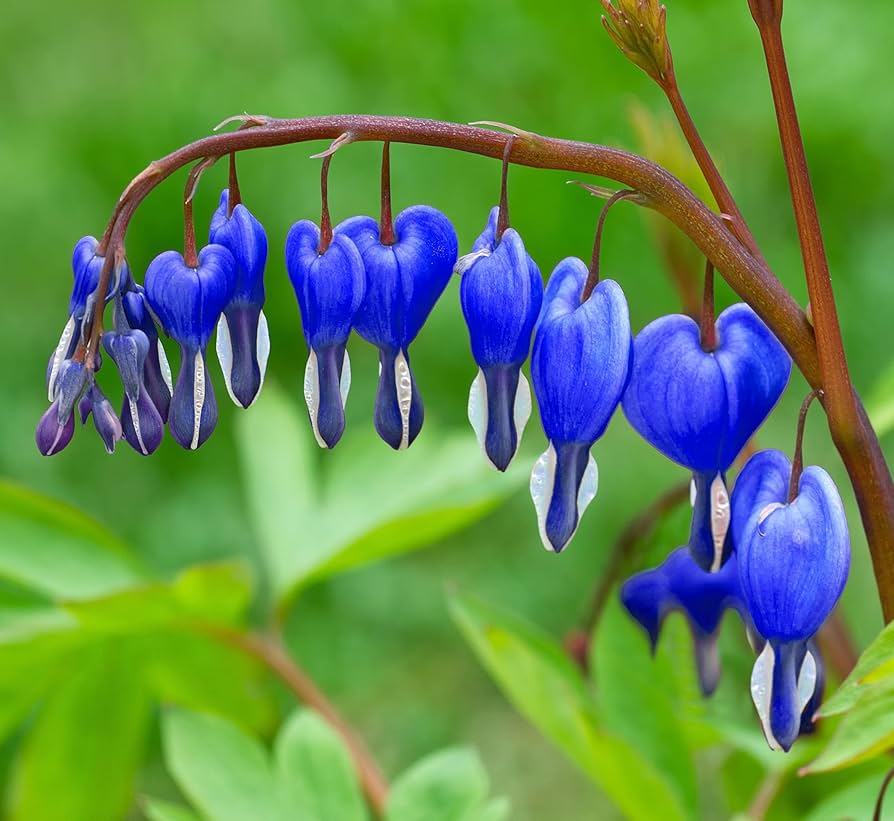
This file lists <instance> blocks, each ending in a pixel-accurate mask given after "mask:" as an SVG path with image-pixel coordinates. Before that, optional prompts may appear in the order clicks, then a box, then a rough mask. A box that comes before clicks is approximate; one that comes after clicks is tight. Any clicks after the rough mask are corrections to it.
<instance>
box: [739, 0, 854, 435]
mask: <svg viewBox="0 0 894 821" xmlns="http://www.w3.org/2000/svg"><path fill="white" fill-rule="evenodd" d="M751 5H752V16H753V17H754V20H755V22H756V23H757V26H758V30H759V31H760V37H761V43H762V44H763V47H764V55H765V57H766V60H767V71H768V73H769V77H770V87H771V89H772V91H773V103H774V105H775V107H776V120H777V123H778V125H779V136H780V140H781V143H782V154H783V157H784V159H785V168H786V172H787V174H788V182H789V188H790V189H791V196H792V205H793V207H794V211H795V223H796V224H797V227H798V239H799V240H800V243H801V256H802V257H803V260H804V272H805V274H806V277H807V292H808V295H809V296H810V305H811V308H812V313H813V325H814V328H815V329H816V347H817V353H818V357H819V368H820V374H821V377H822V387H823V389H824V391H825V394H826V398H825V406H826V413H827V414H828V417H829V427H830V428H831V430H832V435H833V437H835V439H836V440H838V441H842V440H846V439H849V438H852V437H854V436H855V434H856V431H857V429H858V427H859V415H860V412H859V409H858V406H857V401H856V399H855V396H854V390H853V385H852V384H851V379H850V373H849V371H848V366H847V358H846V356H845V353H844V343H843V341H842V338H841V327H840V326H839V323H838V309H837V308H836V306H835V297H834V295H833V293H832V278H831V276H830V275H829V261H828V259H827V258H826V249H825V246H824V243H823V234H822V229H821V227H820V222H819V214H818V213H817V208H816V199H815V197H814V194H813V186H812V184H811V182H810V171H809V169H808V167H807V155H806V153H805V150H804V140H803V138H802V136H801V127H800V125H799V123H798V112H797V109H796V107H795V98H794V95H793V94H792V85H791V80H790V78H789V74H788V66H787V65H786V59H785V49H784V47H783V43H782V28H781V20H782V3H781V2H779V0H776V2H768V0H763V2H757V0H752V4H751Z"/></svg>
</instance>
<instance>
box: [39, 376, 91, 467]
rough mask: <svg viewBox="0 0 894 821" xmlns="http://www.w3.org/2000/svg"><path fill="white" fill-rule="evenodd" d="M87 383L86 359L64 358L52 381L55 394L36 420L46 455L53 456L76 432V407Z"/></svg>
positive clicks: (40, 443) (40, 449)
mask: <svg viewBox="0 0 894 821" xmlns="http://www.w3.org/2000/svg"><path fill="white" fill-rule="evenodd" d="M86 386H87V368H86V367H85V366H84V363H83V362H80V361H78V360H75V359H65V360H63V362H62V364H61V365H60V367H59V372H58V374H57V375H56V378H55V380H54V382H53V397H52V402H51V403H50V407H49V408H47V410H46V412H45V413H44V415H43V416H41V418H40V421H39V422H38V423H37V431H36V432H35V441H36V442H37V449H38V450H39V451H40V452H41V453H42V454H43V455H44V456H53V455H54V454H56V453H59V451H61V450H62V449H63V448H65V447H66V446H67V445H68V443H69V442H71V438H72V436H74V428H75V419H74V411H75V406H76V405H77V404H78V400H79V399H80V398H81V394H83V392H84V389H85V387H86Z"/></svg>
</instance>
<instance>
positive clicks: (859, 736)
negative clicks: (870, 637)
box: [806, 678, 894, 772]
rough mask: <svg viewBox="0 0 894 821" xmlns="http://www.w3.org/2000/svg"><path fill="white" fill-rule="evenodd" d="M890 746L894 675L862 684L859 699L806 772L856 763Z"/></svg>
mask: <svg viewBox="0 0 894 821" xmlns="http://www.w3.org/2000/svg"><path fill="white" fill-rule="evenodd" d="M892 746H894V678H886V679H884V680H882V681H880V682H877V683H876V684H872V685H869V686H868V687H866V688H863V692H862V693H861V695H860V698H859V700H858V701H857V703H856V704H854V706H853V707H851V708H850V710H849V711H848V712H847V713H846V714H845V715H844V717H843V718H842V719H841V721H840V723H839V724H838V726H837V727H836V728H835V732H834V733H833V735H832V738H831V739H830V740H829V743H828V744H827V745H826V749H825V750H824V751H823V752H822V753H821V754H820V756H819V758H817V759H816V761H814V762H813V763H812V764H810V765H808V766H807V767H806V771H807V772H822V771H823V770H835V769H839V768H841V767H848V766H850V765H852V764H857V763H859V762H860V761H864V760H866V759H867V758H871V757H872V756H874V755H877V754H879V753H882V752H884V751H885V750H887V749H890V748H891V747H892Z"/></svg>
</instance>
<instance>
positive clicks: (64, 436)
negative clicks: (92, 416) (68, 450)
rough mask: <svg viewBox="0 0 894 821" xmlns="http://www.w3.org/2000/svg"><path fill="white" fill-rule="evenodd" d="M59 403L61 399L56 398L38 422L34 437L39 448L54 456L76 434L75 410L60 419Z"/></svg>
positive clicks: (47, 454)
mask: <svg viewBox="0 0 894 821" xmlns="http://www.w3.org/2000/svg"><path fill="white" fill-rule="evenodd" d="M59 404H60V402H59V399H58V398H56V399H54V400H53V403H52V404H51V405H50V407H49V408H47V410H46V412H45V413H44V415H43V416H41V417H40V421H39V422H38V423H37V431H36V432H35V435H34V439H35V441H36V442H37V449H38V450H39V451H40V452H41V453H42V454H43V455H44V456H53V455H54V454H56V453H59V451H60V450H62V449H63V448H65V447H66V446H67V445H68V443H69V442H70V441H71V437H72V436H74V429H75V420H74V411H73V410H72V411H70V412H69V414H68V415H67V416H65V417H62V418H61V419H60V416H59Z"/></svg>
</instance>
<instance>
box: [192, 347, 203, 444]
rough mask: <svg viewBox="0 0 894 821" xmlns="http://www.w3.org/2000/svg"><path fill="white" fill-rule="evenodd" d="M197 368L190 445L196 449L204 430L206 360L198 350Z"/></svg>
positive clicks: (195, 366) (194, 372)
mask: <svg viewBox="0 0 894 821" xmlns="http://www.w3.org/2000/svg"><path fill="white" fill-rule="evenodd" d="M193 365H194V368H195V370H194V371H193V379H194V381H193V395H192V399H193V422H192V442H191V443H190V445H189V447H190V449H191V450H196V448H198V446H199V437H200V436H201V432H202V409H203V408H204V407H205V361H204V360H203V359H202V352H201V351H196V358H195V360H194V362H193Z"/></svg>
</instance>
